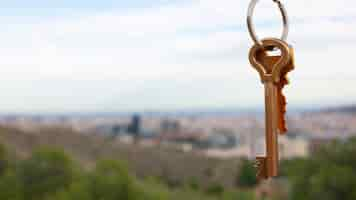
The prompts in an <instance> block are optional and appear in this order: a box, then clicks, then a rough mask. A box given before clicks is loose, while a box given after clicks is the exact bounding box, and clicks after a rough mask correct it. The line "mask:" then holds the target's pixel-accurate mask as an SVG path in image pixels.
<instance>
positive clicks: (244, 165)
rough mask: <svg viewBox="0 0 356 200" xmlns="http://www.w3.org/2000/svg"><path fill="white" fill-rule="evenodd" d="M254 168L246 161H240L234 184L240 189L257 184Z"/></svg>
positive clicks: (251, 163)
mask: <svg viewBox="0 0 356 200" xmlns="http://www.w3.org/2000/svg"><path fill="white" fill-rule="evenodd" d="M256 173H257V171H256V168H255V167H254V166H253V162H251V161H249V160H248V159H242V160H241V166H240V170H239V173H238V175H237V178H236V183H237V185H238V186H241V187H253V186H255V185H256V184H257V178H256Z"/></svg>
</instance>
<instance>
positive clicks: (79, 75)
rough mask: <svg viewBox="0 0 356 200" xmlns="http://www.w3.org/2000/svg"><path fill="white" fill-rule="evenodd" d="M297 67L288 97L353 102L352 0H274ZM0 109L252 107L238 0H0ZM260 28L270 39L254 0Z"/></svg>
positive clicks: (257, 89)
mask: <svg viewBox="0 0 356 200" xmlns="http://www.w3.org/2000/svg"><path fill="white" fill-rule="evenodd" d="M281 1H282V2H283V3H284V4H285V7H286V9H287V11H288V14H289V17H290V33H289V37H288V40H287V42H288V43H289V44H291V45H292V46H293V47H294V49H295V57H296V63H295V65H296V69H295V70H294V71H293V72H291V73H290V75H289V78H290V80H291V84H290V85H288V86H287V87H286V89H285V94H286V96H287V99H288V103H289V106H290V107H309V108H310V107H320V106H321V107H323V106H339V105H347V104H354V103H356V87H355V85H356V68H355V67H356V66H354V61H355V59H354V57H353V56H354V54H355V52H356V2H355V1H352V0H313V1H310V0H298V1H291V0H289V1H288V0H281ZM0 2H1V4H0V5H1V6H0V75H1V76H0V77H1V78H0V92H1V95H0V112H31V113H36V112H41V113H42V112H116V111H154V110H178V109H201V108H224V109H226V108H242V109H246V108H262V106H263V105H264V94H263V85H262V84H261V82H260V79H259V76H258V74H257V72H256V71H255V70H254V69H253V68H252V67H251V66H250V64H249V63H248V57H247V55H248V51H249V48H250V47H251V46H252V45H253V43H252V41H251V39H250V37H249V35H248V33H247V27H246V12H247V7H248V3H249V0H219V1H218V0H201V1H197V0H179V1H178V0H172V1H170V0H152V1H149V0H130V1H128V0H126V1H123V0H121V1H120V0H100V1H94V0H91V1H90V0H76V1H73V0H61V1H45V0H26V1H25V0H12V1H3V0H0ZM255 11H256V13H255V17H254V23H255V24H256V29H257V32H258V34H259V36H260V37H261V38H263V37H279V36H280V33H281V29H282V27H281V18H280V14H279V12H278V9H277V7H276V5H275V4H274V3H273V2H272V0H260V2H259V3H258V4H257V7H256V10H255Z"/></svg>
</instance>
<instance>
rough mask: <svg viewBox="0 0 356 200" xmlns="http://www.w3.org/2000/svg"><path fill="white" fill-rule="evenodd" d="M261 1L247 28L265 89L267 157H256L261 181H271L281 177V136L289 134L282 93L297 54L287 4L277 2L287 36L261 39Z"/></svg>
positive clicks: (252, 58)
mask: <svg viewBox="0 0 356 200" xmlns="http://www.w3.org/2000/svg"><path fill="white" fill-rule="evenodd" d="M257 2H258V0H252V1H251V3H250V5H249V8H248V14H247V26H248V30H249V33H250V36H251V38H252V40H253V41H254V43H255V44H254V45H253V46H252V48H251V49H250V52H249V61H250V63H251V65H252V67H253V68H254V69H255V70H257V72H258V73H259V75H260V79H261V81H262V83H263V84H264V90H265V136H266V155H265V156H264V157H257V158H256V166H257V177H258V179H267V178H270V177H275V176H277V175H278V162H279V156H278V134H285V133H286V132H287V126H286V120H285V113H286V105H287V102H286V97H285V96H284V94H283V92H282V90H283V88H284V86H285V85H286V84H288V83H289V81H288V78H287V74H288V73H289V72H290V71H292V70H293V69H294V55H293V53H294V51H293V48H292V47H291V46H290V45H289V44H288V43H286V39H287V36H288V31H289V24H288V16H287V12H286V10H285V8H284V6H283V4H282V3H281V2H280V1H279V0H273V2H275V3H276V4H277V5H278V7H279V10H280V12H281V14H282V19H283V34H282V37H281V39H277V38H265V39H262V40H260V39H259V38H258V37H257V35H256V33H255V30H254V26H253V24H252V16H253V12H254V8H255V6H256V4H257ZM276 49H278V50H279V51H280V52H281V54H280V55H278V56H271V55H269V54H268V53H269V52H270V51H274V50H276Z"/></svg>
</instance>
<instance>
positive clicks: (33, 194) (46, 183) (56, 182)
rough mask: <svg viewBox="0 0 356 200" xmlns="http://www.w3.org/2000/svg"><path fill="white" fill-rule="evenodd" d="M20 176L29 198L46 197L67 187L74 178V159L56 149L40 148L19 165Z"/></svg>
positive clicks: (36, 199)
mask: <svg viewBox="0 0 356 200" xmlns="http://www.w3.org/2000/svg"><path fill="white" fill-rule="evenodd" d="M17 170H18V176H19V179H20V182H21V184H22V185H23V188H24V194H25V196H26V198H27V199H31V200H32V199H34V200H41V199H45V198H46V196H48V195H49V194H51V193H54V192H57V191H59V190H62V189H66V188H67V187H68V186H69V185H70V184H71V182H72V179H73V163H72V160H71V159H70V158H69V157H68V156H67V155H66V154H65V153H64V152H63V151H60V150H56V149H40V150H38V151H35V152H34V153H33V154H32V157H31V158H29V159H27V160H24V161H22V162H21V163H20V164H19V166H18V169H17Z"/></svg>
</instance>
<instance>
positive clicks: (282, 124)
mask: <svg viewBox="0 0 356 200" xmlns="http://www.w3.org/2000/svg"><path fill="white" fill-rule="evenodd" d="M289 52H290V61H289V63H288V64H287V65H286V66H285V67H284V68H283V69H282V71H281V78H280V81H279V82H278V83H277V87H278V90H277V96H278V98H277V101H278V110H279V112H278V129H279V131H280V132H279V133H280V134H282V135H283V134H285V133H286V132H287V131H288V129H287V124H286V118H285V117H286V111H287V99H286V97H285V95H284V94H283V89H284V87H285V85H288V84H289V79H288V77H287V74H288V73H289V72H290V71H292V70H294V68H295V67H294V50H293V48H292V47H289Z"/></svg>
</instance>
